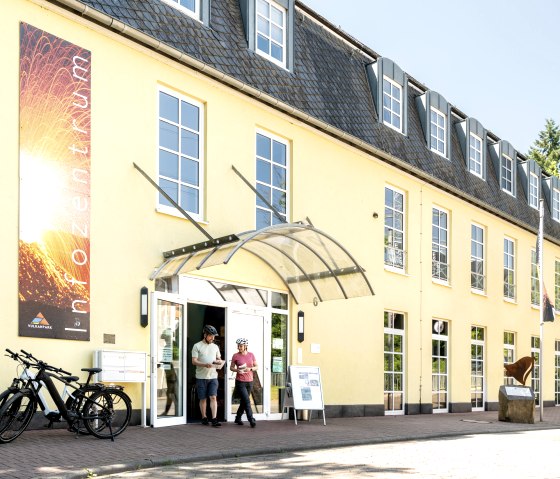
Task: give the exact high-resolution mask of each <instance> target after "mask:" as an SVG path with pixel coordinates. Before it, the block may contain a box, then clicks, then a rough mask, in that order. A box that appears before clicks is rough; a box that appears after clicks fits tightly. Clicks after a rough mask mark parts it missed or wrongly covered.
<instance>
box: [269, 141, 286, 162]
mask: <svg viewBox="0 0 560 479" xmlns="http://www.w3.org/2000/svg"><path fill="white" fill-rule="evenodd" d="M272 161H274V163H278V164H279V165H283V166H286V145H284V144H283V143H280V142H279V141H273V142H272Z"/></svg>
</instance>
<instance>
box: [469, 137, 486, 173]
mask: <svg viewBox="0 0 560 479" xmlns="http://www.w3.org/2000/svg"><path fill="white" fill-rule="evenodd" d="M483 166H484V165H483V164H482V139H481V138H480V137H479V136H477V135H475V134H474V133H471V134H470V135H469V171H470V172H471V173H472V174H473V175H476V176H479V177H480V178H482V177H483V174H484V173H483V171H484V170H483Z"/></svg>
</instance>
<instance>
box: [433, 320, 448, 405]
mask: <svg viewBox="0 0 560 479" xmlns="http://www.w3.org/2000/svg"><path fill="white" fill-rule="evenodd" d="M448 390H449V323H448V322H447V321H442V320H439V319H432V410H433V412H434V413H437V412H447V411H448V406H449V394H448Z"/></svg>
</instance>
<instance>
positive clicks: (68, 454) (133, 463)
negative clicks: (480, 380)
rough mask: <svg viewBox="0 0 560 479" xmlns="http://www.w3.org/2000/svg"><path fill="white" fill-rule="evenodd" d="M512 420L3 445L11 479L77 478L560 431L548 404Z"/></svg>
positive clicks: (165, 432)
mask: <svg viewBox="0 0 560 479" xmlns="http://www.w3.org/2000/svg"><path fill="white" fill-rule="evenodd" d="M535 420H536V422H535V424H512V423H506V422H500V421H498V413H497V412H481V413H468V414H433V415H427V414H426V415H416V416H385V417H367V418H338V419H329V418H328V417H327V425H326V426H323V421H322V420H320V419H312V420H311V421H310V422H306V421H298V425H297V426H296V425H295V424H294V422H293V421H289V420H285V421H268V422H266V421H259V423H258V424H257V427H256V428H255V429H251V428H250V427H249V426H246V425H245V426H243V427H241V426H237V425H235V424H232V423H227V424H224V425H223V426H222V427H221V428H212V427H209V426H202V425H199V424H189V425H182V426H172V427H165V428H158V429H152V428H142V427H139V426H135V427H129V428H128V429H127V430H126V431H125V432H124V433H123V434H122V435H121V436H119V437H118V438H116V440H115V442H114V443H113V442H111V441H106V440H99V439H95V438H93V437H89V436H81V437H76V436H75V435H73V434H71V433H69V432H67V431H65V430H64V429H57V430H40V431H26V432H25V433H23V435H22V436H20V437H19V438H18V439H16V440H15V441H14V442H13V443H11V444H3V445H0V477H2V478H3V479H8V478H10V479H12V478H14V479H15V478H17V479H30V478H49V479H55V478H56V479H74V478H85V477H88V474H89V475H90V476H89V477H91V475H92V474H97V475H103V474H110V473H115V472H121V471H127V470H134V469H138V468H145V467H152V466H162V465H168V464H177V463H184V462H192V461H204V460H209V459H214V458H227V457H238V456H245V455H253V454H270V453H274V452H287V451H301V450H305V449H321V448H330V447H337V446H352V445H360V444H378V443H384V442H392V441H404V440H411V439H431V438H440V437H451V436H459V435H471V434H488V433H500V432H512V431H531V430H538V429H560V407H558V408H545V411H544V421H543V422H539V412H538V410H537V411H536V413H535Z"/></svg>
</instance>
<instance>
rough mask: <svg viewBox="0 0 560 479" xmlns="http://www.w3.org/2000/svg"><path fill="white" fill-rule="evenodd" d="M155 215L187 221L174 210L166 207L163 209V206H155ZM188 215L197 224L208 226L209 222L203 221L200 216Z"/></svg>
mask: <svg viewBox="0 0 560 479" xmlns="http://www.w3.org/2000/svg"><path fill="white" fill-rule="evenodd" d="M156 213H161V214H163V215H168V216H175V217H176V218H181V219H182V220H187V221H188V218H186V217H185V216H183V215H182V214H181V213H180V212H179V211H178V210H177V209H176V208H168V207H165V206H156ZM187 213H189V212H188V211H187ZM189 215H190V216H191V218H192V219H193V220H195V221H196V222H197V223H200V224H202V225H207V224H209V221H205V220H203V219H201V218H200V216H198V215H195V214H192V213H189Z"/></svg>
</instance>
